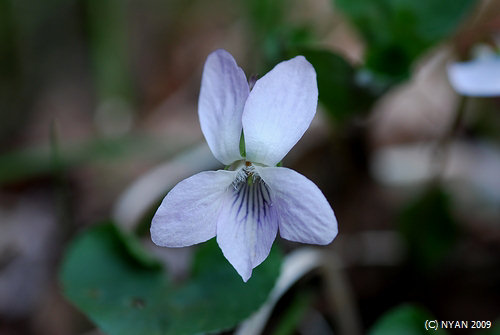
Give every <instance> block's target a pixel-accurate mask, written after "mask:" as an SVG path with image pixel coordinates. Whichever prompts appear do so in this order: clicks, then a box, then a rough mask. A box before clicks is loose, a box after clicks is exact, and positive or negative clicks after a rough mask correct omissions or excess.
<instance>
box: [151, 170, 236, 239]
mask: <svg viewBox="0 0 500 335" xmlns="http://www.w3.org/2000/svg"><path fill="white" fill-rule="evenodd" d="M235 176H236V172H234V171H224V170H219V171H205V172H201V173H198V174H195V175H194V176H192V177H189V178H187V179H184V180H183V181H181V182H180V183H178V184H177V185H176V186H175V187H174V188H173V189H172V190H171V191H170V192H169V193H168V194H167V196H166V197H165V198H164V199H163V202H162V203H161V205H160V207H159V208H158V210H157V211H156V214H155V215H154V217H153V221H152V223H151V239H152V240H153V242H154V243H155V244H157V245H159V246H162V247H185V246H189V245H193V244H197V243H201V242H204V241H206V240H209V239H211V238H212V237H214V236H215V232H216V223H217V217H218V215H219V213H220V209H221V205H222V198H223V195H224V194H225V193H226V192H227V190H228V188H229V187H232V186H231V183H232V182H233V180H234V178H235Z"/></svg>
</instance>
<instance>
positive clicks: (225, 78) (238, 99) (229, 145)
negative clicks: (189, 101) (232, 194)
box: [198, 49, 249, 165]
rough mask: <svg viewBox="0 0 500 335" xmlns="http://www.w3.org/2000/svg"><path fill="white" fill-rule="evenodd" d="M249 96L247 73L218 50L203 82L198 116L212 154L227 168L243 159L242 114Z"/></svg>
mask: <svg viewBox="0 0 500 335" xmlns="http://www.w3.org/2000/svg"><path fill="white" fill-rule="evenodd" d="M248 92H249V88H248V82H247V79H246V76H245V73H244V72H243V70H242V69H241V68H240V67H238V65H237V64H236V61H235V60H234V58H233V56H231V54H230V53H229V52H227V51H226V50H222V49H219V50H216V51H214V52H212V53H211V54H210V55H208V57H207V60H206V62H205V66H204V68H203V75H202V79H201V88H200V97H199V100H198V115H199V117H200V125H201V130H202V132H203V135H204V136H205V138H206V140H207V143H208V145H209V146H210V150H212V153H213V154H214V156H215V158H217V159H218V160H219V161H220V162H222V163H224V164H226V165H229V164H231V163H233V162H234V161H236V160H238V159H241V155H240V137H241V130H242V124H241V114H242V113H243V106H244V105H245V101H246V99H247V97H248Z"/></svg>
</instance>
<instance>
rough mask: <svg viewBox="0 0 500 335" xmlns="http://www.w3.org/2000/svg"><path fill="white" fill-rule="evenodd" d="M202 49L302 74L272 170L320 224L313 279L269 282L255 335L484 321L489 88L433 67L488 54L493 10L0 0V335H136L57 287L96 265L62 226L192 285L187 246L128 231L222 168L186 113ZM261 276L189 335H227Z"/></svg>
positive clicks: (492, 226)
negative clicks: (315, 89) (214, 320)
mask: <svg viewBox="0 0 500 335" xmlns="http://www.w3.org/2000/svg"><path fill="white" fill-rule="evenodd" d="M218 48H224V49H226V50H228V51H229V52H230V53H231V54H232V55H233V56H234V57H235V59H236V60H237V62H238V64H239V65H240V66H241V67H242V68H243V69H244V70H245V73H246V75H247V77H250V76H252V75H257V76H262V75H264V74H265V73H266V72H267V71H269V70H270V69H271V68H272V67H273V66H274V65H276V64H277V63H278V62H280V61H282V60H285V59H289V58H291V57H293V56H295V55H298V54H302V55H304V56H305V57H306V58H307V59H308V60H309V61H310V62H311V63H312V64H313V66H314V67H315V69H316V72H317V78H318V86H319V94H320V96H319V100H320V101H319V107H318V112H317V116H316V117H315V119H314V120H313V123H312V125H311V127H310V128H309V130H308V131H307V132H306V134H305V135H304V137H303V138H302V140H301V141H300V142H299V143H298V144H297V145H296V147H295V148H294V149H293V150H292V151H291V152H290V153H289V155H288V156H287V157H286V158H285V159H284V161H283V163H284V166H287V167H290V168H293V169H294V170H296V171H298V172H300V173H302V174H303V175H305V176H307V177H308V178H309V179H311V180H312V181H314V182H315V183H316V185H318V187H319V188H320V189H321V190H322V191H323V193H324V194H325V196H326V197H327V199H328V200H329V202H330V203H331V205H332V207H333V209H334V211H335V213H336V216H337V219H338V222H339V235H338V237H337V238H336V239H335V240H334V242H333V243H332V244H331V245H330V246H328V247H323V248H321V252H322V253H324V254H323V255H324V257H325V259H326V261H325V262H324V263H325V264H326V265H325V266H324V267H326V268H330V270H331V271H329V272H328V271H326V272H327V274H325V272H324V271H322V270H317V269H316V270H313V271H311V272H308V274H307V275H304V276H302V277H301V279H299V280H298V282H296V283H295V284H294V285H293V286H291V288H290V289H289V290H286V292H284V293H283V296H282V297H281V298H280V299H279V300H278V301H277V304H276V307H275V308H273V310H272V313H271V314H270V316H269V317H268V320H266V322H265V326H264V328H263V329H264V330H263V332H264V333H266V334H334V333H335V334H356V333H358V334H363V333H369V332H370V333H377V334H387V333H389V332H390V331H395V330H394V329H396V331H395V333H398V334H403V333H410V331H412V329H413V331H414V334H418V333H421V332H424V321H425V319H436V320H465V321H466V320H469V321H470V320H490V321H491V322H492V324H496V325H497V330H496V331H497V332H498V327H500V320H499V317H500V132H499V129H500V98H499V97H490V98H474V97H463V96H460V95H459V94H458V93H456V92H455V91H454V90H453V88H452V87H451V85H450V83H449V80H448V76H447V67H448V66H449V64H451V63H452V62H456V61H464V60H470V59H475V58H478V57H479V58H480V57H498V56H499V53H500V1H498V0H482V1H480V0H477V1H474V0H441V1H434V0H420V1H413V0H397V1H396V0H383V1H376V2H375V1H371V0H356V1H353V0H306V1H298V0H288V1H285V0H275V1H266V0H248V1H244V0H241V1H230V0H212V1H202V0H164V1H160V0H149V1H137V0H128V1H118V0H101V1H97V0H65V1H63V0H44V1H27V0H0V113H1V114H0V117H1V119H0V187H1V188H0V334H6V335H7V334H9V335H10V334H99V333H100V331H99V330H96V327H97V328H100V329H104V331H103V333H106V334H141V333H142V334H153V333H156V332H152V331H149V330H145V329H146V328H143V330H142V331H141V330H140V328H137V329H139V330H130V329H129V330H126V329H123V328H121V329H120V328H119V327H117V325H116V318H115V317H116V315H114V314H113V311H114V310H116V306H115V305H113V303H109V304H107V305H106V304H104V303H102V304H100V305H99V304H98V305H91V304H87V303H86V302H85V301H83V300H81V297H80V298H79V297H78V296H75V295H72V293H71V292H75V291H74V290H79V289H86V290H87V291H85V292H93V291H88V290H89V289H91V288H92V287H90V286H88V282H86V281H85V280H80V279H81V278H82V276H83V275H80V273H79V272H78V271H84V272H86V273H92V272H95V273H97V272H99V273H100V271H103V273H104V272H106V271H114V270H113V266H109V265H108V264H105V262H104V259H107V258H106V257H104V256H102V255H101V254H99V253H98V252H97V251H95V250H100V249H98V248H97V247H95V245H94V244H91V242H92V241H93V240H85V241H91V242H88V243H89V244H88V245H87V244H85V243H83V242H82V240H81V239H80V240H78V239H77V242H74V241H75V236H79V235H78V234H81V232H85V231H88V228H90V227H94V226H95V225H96V224H98V223H100V222H103V221H107V222H110V221H112V222H113V225H112V227H118V229H117V230H116V231H115V230H113V229H115V228H112V229H111V228H110V229H108V230H106V232H107V233H105V234H108V233H109V232H110V231H112V233H110V234H111V235H112V236H114V237H111V238H115V239H116V238H118V239H119V240H120V241H122V240H126V241H129V240H130V239H132V240H133V242H130V243H132V244H134V245H136V244H137V246H138V245H139V244H141V247H140V248H141V251H140V252H135V251H133V252H131V251H130V250H131V249H130V248H129V246H128V245H129V244H128V243H129V242H123V241H122V242H123V243H124V245H126V246H127V247H126V248H125V249H126V250H128V251H123V252H122V251H120V252H122V254H126V253H127V254H132V256H130V255H129V256H130V257H136V258H137V257H138V258H139V259H142V261H141V262H142V263H141V264H142V265H144V266H145V267H148V266H150V267H151V268H154V269H155V270H154V271H160V270H158V269H156V268H155V267H154V266H152V265H151V264H149V263H148V262H153V261H151V260H150V259H149V258H148V257H150V255H152V254H154V255H155V257H156V259H160V262H162V263H165V264H168V265H167V268H168V271H167V272H166V273H164V272H163V271H164V270H161V271H162V275H161V276H162V278H163V277H168V278H171V279H170V280H172V281H173V282H174V283H177V284H175V285H182V283H186V282H187V283H191V282H190V281H191V280H192V278H193V277H195V276H193V275H192V274H191V273H192V272H190V270H189V269H190V267H191V262H192V259H193V250H191V248H190V249H186V250H184V249H178V250H167V249H163V248H158V247H154V246H153V245H152V243H151V242H150V241H149V234H148V230H149V223H150V220H151V217H152V215H153V213H154V211H155V209H156V207H157V206H158V204H159V202H160V201H161V199H162V197H163V196H164V195H165V194H166V193H167V192H168V190H169V189H170V188H172V187H173V186H174V185H175V184H176V183H177V182H179V181H180V180H182V179H183V178H186V177H188V176H190V175H192V174H194V173H196V172H199V171H202V170H208V169H218V168H221V166H220V165H218V163H217V162H216V161H215V159H214V158H213V157H212V156H211V154H210V152H209V150H208V147H207V146H206V144H204V138H203V136H202V133H201V130H200V126H199V121H198V116H197V99H198V94H199V87H200V82H201V73H202V69H203V64H204V61H205V59H206V57H207V55H208V54H209V53H210V52H212V51H213V50H215V49H218ZM109 225H110V224H109V223H108V226H107V227H108V228H109V227H110V226H109ZM94 232H95V231H94ZM101 233H102V230H101ZM84 234H85V233H84ZM96 234H97V235H95V234H94V235H93V236H94V237H95V236H101V235H99V234H100V233H99V234H98V233H96ZM103 234H104V233H103ZM113 234H114V235H113ZM115 235H116V236H118V237H116V236H115ZM122 235H123V236H126V238H124V237H123V236H122ZM80 236H81V235H80ZM87 236H89V235H87ZM106 236H107V235H106ZM91 237H92V236H90V237H88V238H89V239H90V238H91ZM78 241H79V242H78ZM122 242H120V243H122ZM136 242H137V243H136ZM92 243H94V242H92ZM96 243H97V242H96ZM117 243H118V242H117ZM118 244H119V243H118ZM275 244H277V248H278V249H279V250H281V254H283V255H286V254H288V253H289V252H290V251H292V250H295V249H300V248H302V247H303V246H302V245H300V244H295V243H291V242H287V241H284V240H282V239H280V238H278V241H277V242H275ZM75 245H76V246H75ZM96 245H97V244H96ZM120 245H121V244H120ZM68 248H69V249H68ZM85 248H87V249H85ZM117 248H118V247H117ZM134 248H135V247H134ZM138 248H139V247H138ZM118 249H119V250H122V249H120V248H118ZM118 249H117V250H118ZM125 249H123V250H125ZM143 249H146V250H149V251H147V252H146V251H144V250H143ZM194 249H196V248H194ZM68 250H70V251H68ZM75 250H76V251H75ZM86 250H88V251H89V255H87V253H86ZM92 250H94V251H95V253H96V255H95V257H96V258H99V259H101V260H103V261H102V264H101V263H99V264H100V266H102V269H101V268H96V267H94V263H93V260H94V259H93V258H91V256H90V255H91V254H92ZM133 250H136V249H133ZM137 250H139V249H137ZM99 252H100V251H99ZM102 252H103V253H106V252H107V251H105V250H104V249H103V251H102ZM138 253H139V254H140V255H139V256H138ZM85 255H87V256H88V259H87V258H85V261H84V260H83V259H84V258H82V259H80V258H79V257H87V256H85ZM325 255H326V256H325ZM117 257H121V256H120V255H118V256H117ZM141 257H143V258H144V259H147V260H144V259H143V258H141ZM195 257H196V256H195ZM285 257H286V256H285ZM110 262H114V259H113V258H112V257H110ZM138 262H139V261H138ZM266 262H267V261H266ZM269 262H271V260H269ZM276 262H277V263H276V264H277V265H276V266H275V267H276V268H279V264H280V263H279V261H276ZM329 262H330V263H331V264H330V263H329ZM63 263H64V264H66V266H64V267H63V268H64V270H60V269H61V266H62V265H61V264H63ZM146 263H147V264H146ZM68 264H69V265H68ZM75 264H76V265H75ZM78 264H79V266H77V265H78ZM148 264H149V265H148ZM264 264H265V263H264ZM264 264H263V265H262V267H265V265H264ZM273 264H274V263H273ZM328 264H330V266H329V265H328ZM332 264H334V266H333V270H332V269H331V268H332V266H331V265H332ZM95 266H97V265H95ZM223 266H224V267H225V268H228V270H229V271H234V270H233V269H232V268H231V266H230V264H229V263H227V262H226V263H223ZM319 267H321V266H319ZM98 269H99V270H98ZM110 269H111V270H110ZM148 271H151V272H154V271H153V270H148ZM262 271H264V270H262ZM60 272H62V274H60ZM117 273H118V270H116V273H114V274H113V275H116V276H118V275H117ZM120 273H121V272H120ZM131 273H132V272H131ZM133 273H136V272H133ZM148 273H149V272H148ZM154 273H156V272H154ZM195 273H196V272H195ZM328 273H329V274H328ZM231 275H232V273H231ZM110 276H111V275H110ZM255 276H256V277H258V276H259V274H256V275H255ZM263 276H264V275H263ZM276 276H277V274H276V275H275V276H274V277H273V276H271V277H272V279H269V283H268V284H266V285H267V286H266V287H267V288H266V289H265V290H264V289H261V292H263V298H262V301H259V302H255V303H254V305H255V306H254V305H252V306H253V307H252V306H250V305H249V307H248V312H247V313H246V314H245V313H242V315H241V316H235V317H234V320H232V321H231V322H228V324H223V323H221V326H217V327H215V328H213V327H212V328H210V327H208V328H200V329H197V332H205V331H214V330H218V329H223V330H224V331H225V332H226V333H232V332H233V330H234V328H235V326H236V325H238V324H240V323H241V322H242V321H243V320H245V319H246V318H247V317H248V315H249V314H250V312H252V311H254V310H256V309H257V308H258V306H259V305H260V304H261V303H262V302H263V301H264V299H265V297H266V296H267V293H268V292H269V290H270V288H271V287H272V284H273V283H274V280H275V279H276V278H275V277H276ZM118 277H119V278H123V282H127V281H128V280H129V279H130V278H132V274H131V275H130V278H129V277H127V276H125V275H123V276H121V277H120V276H118ZM109 278H111V277H109ZM113 278H114V277H113ZM144 278H149V277H147V276H146V277H144ZM262 278H264V277H262ZM98 279H99V278H98ZM98 279H95V278H93V277H92V278H91V279H89V280H90V281H91V280H95V283H97V282H98ZM237 279H239V278H237ZM130 280H132V279H130ZM141 280H142V279H141ZM256 280H259V279H256ZM262 281H263V282H264V279H262ZM151 282H152V280H149V279H147V280H146V279H145V281H144V283H151ZM93 283H94V282H93ZM95 285H100V284H95ZM146 285H147V284H146ZM162 285H163V284H162ZM175 285H174V286H173V288H170V289H169V290H171V291H172V292H174V295H175V294H176V293H175V290H176V287H179V286H175ZM189 285H191V284H189ZM192 285H194V286H196V285H198V286H196V287H199V290H201V291H203V290H208V289H207V288H205V287H204V286H203V284H202V283H200V282H196V283H193V284H192ZM162 287H163V286H162ZM244 289H245V288H244V286H243V288H239V289H238V290H240V291H241V290H244ZM72 290H73V291H72ZM214 290H215V289H214ZM256 290H257V289H256ZM164 291H165V289H163V288H162V289H161V292H164ZM240 291H238V292H240ZM325 291H327V292H329V294H326V295H325V294H323V293H324V292H325ZM63 292H64V294H63ZM96 292H97V293H95V295H96V296H98V297H97V298H96V299H100V297H102V294H104V293H102V294H101V293H100V292H101V291H96ZM169 292H170V291H169ZM214 292H219V291H214ZM223 292H224V291H222V293H223ZM241 292H243V291H241ZM222 293H221V295H222ZM226 293H227V294H228V296H229V297H230V296H232V295H231V294H230V292H226ZM138 294H140V293H138ZM162 294H163V293H162ZM214 294H215V293H214ZM217 294H218V293H217ZM218 295H219V294H218ZM194 296H195V294H194V293H193V294H192V295H190V297H194ZM332 296H333V298H332ZM340 296H341V297H342V298H341V299H340V300H339V297H340ZM120 297H121V296H120V292H118V293H116V297H115V298H116V299H115V298H114V299H115V300H112V301H115V302H116V301H121V300H120ZM94 298H95V297H94ZM79 299H80V300H79ZM103 299H104V298H103ZM172 299H173V298H172ZM177 299H178V300H179V301H180V300H182V301H186V299H187V298H186V299H184V300H183V299H181V298H179V297H177ZM226 299H227V298H226ZM172 301H176V300H175V299H173V300H172ZM207 304H208V305H207V306H210V301H209V302H208V303H207ZM150 305H151V304H147V301H145V300H142V299H135V300H133V303H132V305H131V306H132V307H133V308H136V309H137V310H140V309H143V311H144V309H145V310H147V311H148V313H143V314H141V315H142V316H144V315H147V317H148V318H150V319H151V320H153V321H151V320H150V321H144V320H143V319H141V318H140V317H137V320H136V319H134V320H136V321H135V322H136V324H138V323H141V322H145V323H148V322H151V323H154V322H158V319H161V320H163V319H162V318H163V317H164V316H162V314H161V313H159V314H154V313H153V312H152V311H153V309H154V307H151V306H150ZM75 306H78V307H75ZM95 306H100V307H99V309H96V308H97V307H95ZM176 306H177V305H176ZM129 307H130V306H129ZM149 308H152V310H151V311H150V310H149ZM158 308H159V307H158ZM162 308H163V307H162ZM168 308H170V307H168ZM149 311H150V312H151V313H150V312H149ZM183 311H184V310H183ZM183 313H184V312H183ZM185 313H187V314H186V315H188V317H187V319H188V320H190V319H193V320H195V319H196V320H197V318H201V319H203V311H194V310H193V311H188V312H185ZM189 313H193V316H192V317H191V314H189ZM196 313H198V314H196ZM111 315H112V316H111ZM120 315H122V314H120ZM123 315H128V314H123ZM123 315H122V316H123ZM133 315H135V314H133ZM91 320H92V321H91ZM138 320H140V321H138ZM147 320H149V319H147ZM346 320H347V321H346ZM162 322H163V321H162ZM200 322H201V321H200ZM221 322H222V321H221ZM412 325H414V328H411V327H413V326H412ZM200 327H201V326H200ZM398 327H402V328H398ZM405 327H410V328H405ZM469 327H470V324H469ZM493 328H494V327H493ZM159 329H164V328H161V327H160V328H159ZM398 329H399V330H398ZM488 331H491V332H493V331H494V330H492V329H490V330H488ZM157 333H158V334H161V333H165V334H166V333H168V334H176V333H179V334H180V333H190V330H183V331H181V330H179V328H169V330H168V331H158V332H157ZM448 333H450V334H454V333H460V334H482V333H484V334H486V333H487V330H472V329H468V330H457V329H452V330H448Z"/></svg>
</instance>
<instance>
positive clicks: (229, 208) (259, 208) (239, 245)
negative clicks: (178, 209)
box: [217, 181, 278, 282]
mask: <svg viewBox="0 0 500 335" xmlns="http://www.w3.org/2000/svg"><path fill="white" fill-rule="evenodd" d="M271 205H272V203H271V199H270V193H269V189H268V188H267V186H266V185H264V183H262V182H259V181H257V182H255V183H254V184H253V185H248V184H247V183H246V182H242V183H241V184H240V185H239V188H238V189H234V188H233V189H232V190H229V191H228V192H227V193H226V197H225V200H224V204H223V206H222V210H221V212H220V214H219V218H218V220H217V243H218V244H219V246H220V248H221V249H222V252H223V254H224V256H225V257H226V258H227V260H228V261H229V262H230V263H231V264H232V265H233V267H234V268H235V269H236V271H237V272H238V274H239V275H240V276H241V278H242V279H243V281H245V282H246V281H247V280H248V279H249V278H250V276H251V275H252V269H253V268H255V267H256V266H258V265H259V264H260V263H262V262H263V261H264V260H265V259H266V258H267V256H268V255H269V251H270V250H271V246H272V244H273V242H274V239H275V238H276V233H277V232H278V221H277V216H276V213H275V211H274V208H273V207H272V206H271Z"/></svg>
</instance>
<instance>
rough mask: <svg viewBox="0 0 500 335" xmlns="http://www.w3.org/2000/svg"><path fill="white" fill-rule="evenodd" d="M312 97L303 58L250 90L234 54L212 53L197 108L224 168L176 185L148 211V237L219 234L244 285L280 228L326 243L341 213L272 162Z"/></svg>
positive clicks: (307, 112)
mask: <svg viewBox="0 0 500 335" xmlns="http://www.w3.org/2000/svg"><path fill="white" fill-rule="evenodd" d="M317 101H318V88H317V84H316V72H315V71H314V68H313V67H312V65H311V64H310V63H309V62H308V61H307V60H306V59H305V58H304V57H303V56H297V57H295V58H293V59H290V60H288V61H284V62H281V63H279V64H278V65H276V67H274V69H272V70H271V71H270V72H269V73H267V74H266V75H265V76H264V77H262V78H261V79H259V80H257V82H256V83H255V85H254V87H253V89H252V90H251V91H250V88H249V85H248V83H247V80H246V77H245V73H244V72H243V70H242V69H241V68H240V67H238V65H237V64H236V61H235V60H234V58H233V57H232V56H231V54H229V53H228V52H227V51H225V50H217V51H215V52H213V53H211V54H210V55H209V56H208V58H207V60H206V63H205V67H204V70H203V77H202V82H201V91H200V98H199V104H198V113H199V117H200V123H201V129H202V131H203V134H204V135H205V138H206V140H207V142H208V145H209V147H210V149H211V151H212V153H213V154H214V156H215V157H216V158H217V159H218V160H219V161H220V162H221V163H223V164H225V165H226V166H227V168H226V170H218V171H206V172H201V173H198V174H196V175H194V176H192V177H190V178H187V179H185V180H183V181H181V182H180V183H179V184H177V185H176V186H175V187H174V188H173V189H172V190H171V191H170V193H168V194H167V196H166V197H165V199H163V202H162V204H161V205H160V207H159V208H158V211H157V212H156V214H155V216H154V218H153V222H152V225H151V238H152V240H153V242H154V243H156V244H157V245H159V246H165V247H184V246H189V245H193V244H196V243H200V242H204V241H206V240H208V239H211V238H212V237H214V236H217V243H218V244H219V247H220V248H221V249H222V252H223V254H224V256H225V257H226V258H227V260H228V261H229V262H230V263H231V264H232V265H233V267H234V268H235V269H236V271H237V272H238V273H239V275H240V276H241V277H242V278H243V280H244V281H245V282H246V281H247V280H248V279H249V278H250V276H251V275H252V269H253V268H255V267H256V266H258V265H259V264H260V263H262V262H263V261H264V260H265V259H266V257H267V256H268V254H269V251H270V249H271V246H272V244H273V241H274V239H275V238H276V234H277V232H278V229H279V231H280V235H281V237H283V238H284V239H287V240H290V241H297V242H303V243H312V244H321V245H324V244H328V243H330V242H331V241H332V240H333V239H334V238H335V236H336V235H337V220H336V218H335V215H334V213H333V210H332V209H331V207H330V205H329V203H328V201H327V200H326V199H325V197H324V195H323V194H322V193H321V191H320V190H319V189H318V187H317V186H316V185H314V183H313V182H311V181H310V180H309V179H307V178H306V177H304V176H302V175H301V174H299V173H297V172H295V171H293V170H291V169H287V168H284V167H277V166H276V165H277V164H278V163H279V162H280V161H281V160H282V158H283V157H284V156H285V155H286V154H287V153H288V152H289V151H290V149H291V148H292V147H293V146H294V145H295V144H296V143H297V141H298V140H299V139H300V138H301V137H302V135H303V134H304V132H305V131H306V129H307V128H308V127H309V124H310V123H311V120H312V119H313V117H314V114H315V113H316V106H317ZM243 134H244V135H243ZM240 141H241V146H240ZM243 144H244V150H240V149H243Z"/></svg>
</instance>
